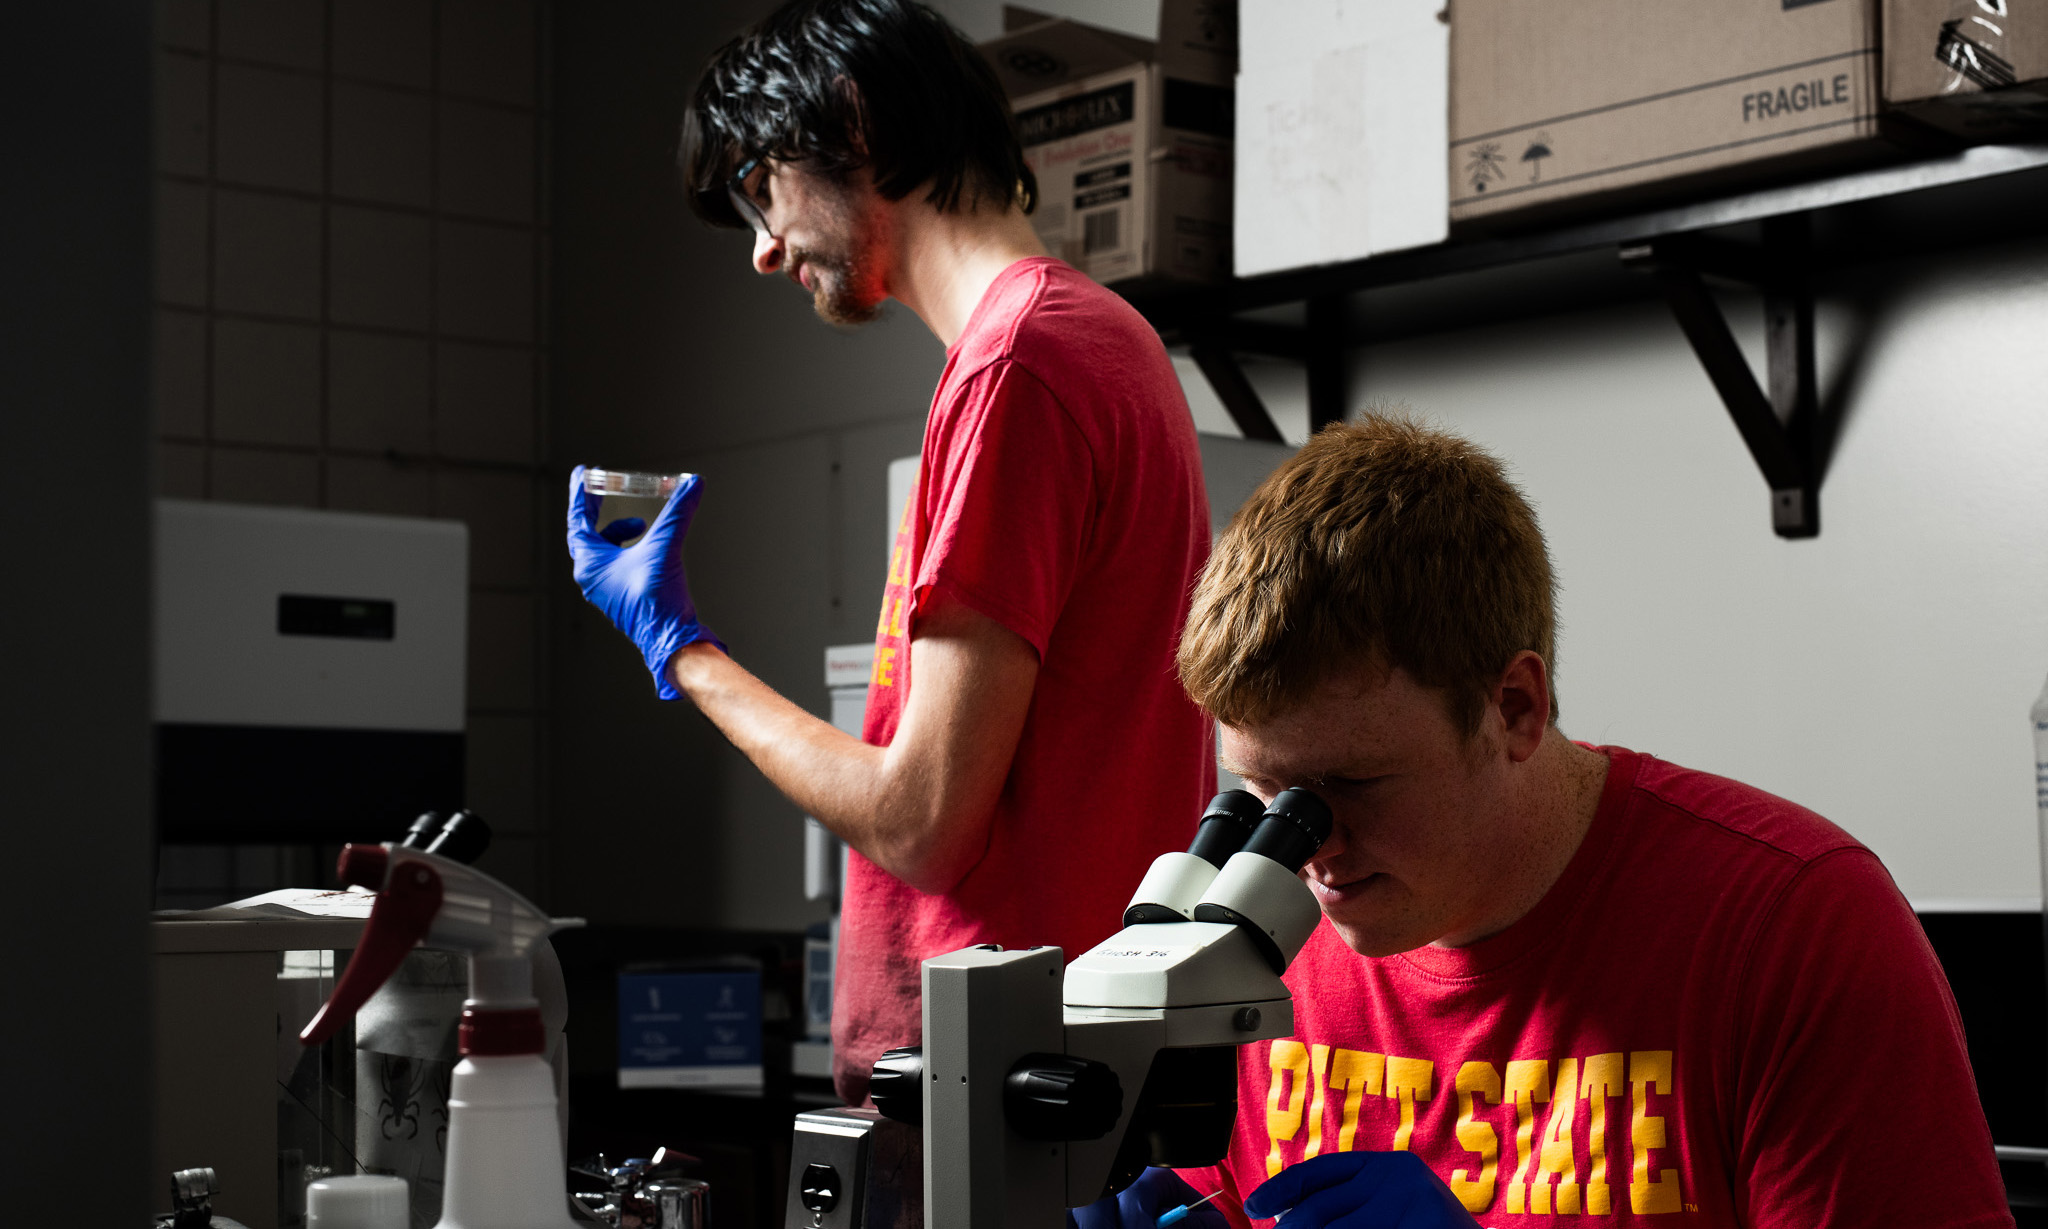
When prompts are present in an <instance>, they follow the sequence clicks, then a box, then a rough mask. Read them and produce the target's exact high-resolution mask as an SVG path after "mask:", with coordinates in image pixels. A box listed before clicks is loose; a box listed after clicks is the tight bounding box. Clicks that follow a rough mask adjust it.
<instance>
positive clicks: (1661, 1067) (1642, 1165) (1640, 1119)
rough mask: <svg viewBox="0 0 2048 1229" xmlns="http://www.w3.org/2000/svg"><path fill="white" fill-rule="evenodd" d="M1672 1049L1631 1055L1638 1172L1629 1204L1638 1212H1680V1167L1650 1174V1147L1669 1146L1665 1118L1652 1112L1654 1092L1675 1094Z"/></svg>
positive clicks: (1633, 1132)
mask: <svg viewBox="0 0 2048 1229" xmlns="http://www.w3.org/2000/svg"><path fill="white" fill-rule="evenodd" d="M1671 1066H1672V1064H1671V1051H1669V1050H1636V1051H1634V1052H1633V1053H1631V1054H1630V1055H1629V1056H1628V1083H1629V1090H1630V1092H1631V1093H1632V1095H1633V1097H1634V1101H1635V1112H1634V1114H1633V1115H1632V1116H1631V1117H1630V1118H1629V1124H1628V1131H1629V1140H1630V1142H1631V1143H1633V1144H1634V1145H1635V1147H1634V1152H1635V1174H1634V1175H1633V1176H1632V1177H1631V1178H1630V1179H1629V1184H1628V1206H1629V1210H1630V1211H1633V1212H1637V1213H1644V1212H1676V1211H1678V1208H1679V1198H1678V1171H1677V1170H1675V1169H1663V1170H1659V1171H1657V1172H1658V1176H1657V1177H1656V1178H1652V1177H1651V1176H1650V1149H1652V1148H1662V1147H1665V1134H1664V1119H1663V1118H1662V1117H1661V1116H1659V1115H1653V1114H1651V1113H1650V1093H1651V1092H1653V1091H1654V1092H1655V1093H1657V1095H1658V1096H1670V1095H1671Z"/></svg>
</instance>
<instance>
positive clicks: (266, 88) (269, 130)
mask: <svg viewBox="0 0 2048 1229" xmlns="http://www.w3.org/2000/svg"><path fill="white" fill-rule="evenodd" d="M325 95H326V88H325V83H323V82H322V81H321V79H320V78H318V77H313V76H308V75H306V74H305V73H296V72H282V71H279V70H277V69H273V68H256V67H253V66H250V65H245V64H222V65H220V66H219V68H218V69H217V70H216V71H215V74H214V97H215V101H216V108H217V111H218V119H217V120H216V122H215V124H214V155H213V159H214V160H213V169H214V174H215V175H216V176H217V177H219V178H220V179H221V180H222V181H223V182H225V183H234V184H250V185H254V186H257V187H264V188H288V189H293V190H296V191H300V192H318V191H320V186H321V185H320V180H321V177H322V174H323V171H322V167H323V164H324V162H325V158H324V156H323V155H324V150H323V148H322V145H321V127H322V125H323V123H324V122H325V118H324V114H323V111H324V108H325V105H326V97H325Z"/></svg>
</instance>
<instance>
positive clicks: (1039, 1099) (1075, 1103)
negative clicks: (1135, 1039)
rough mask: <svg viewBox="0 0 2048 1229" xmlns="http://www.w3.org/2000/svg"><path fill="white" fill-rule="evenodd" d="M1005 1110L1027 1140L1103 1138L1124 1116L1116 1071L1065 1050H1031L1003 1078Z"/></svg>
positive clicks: (1122, 1092) (1122, 1090) (1015, 1127)
mask: <svg viewBox="0 0 2048 1229" xmlns="http://www.w3.org/2000/svg"><path fill="white" fill-rule="evenodd" d="M1003 1114H1004V1116H1005V1117H1007V1118H1008V1119H1009V1120H1010V1127H1011V1129H1012V1130H1014V1131H1016V1132H1017V1134H1019V1135H1022V1136H1023V1137H1024V1138H1026V1139H1039V1140H1064V1139H1101V1138H1102V1137H1103V1136H1105V1135H1107V1134H1109V1133H1110V1132H1111V1131H1113V1130H1115V1129H1116V1124H1117V1122H1118V1121H1119V1120H1120V1119H1122V1118H1123V1114H1124V1088H1123V1084H1122V1082H1120V1081H1119V1080H1118V1079H1117V1078H1116V1072H1114V1071H1112V1070H1110V1069H1109V1068H1108V1067H1106V1066H1104V1065H1103V1064H1101V1063H1098V1062H1091V1061H1089V1060H1088V1059H1085V1058H1074V1057H1072V1056H1071V1055H1066V1054H1026V1055H1025V1056H1024V1057H1023V1058H1020V1059H1018V1060H1017V1065H1016V1066H1014V1067H1012V1068H1010V1074H1009V1075H1007V1076H1004V1077H1003Z"/></svg>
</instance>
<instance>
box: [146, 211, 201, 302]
mask: <svg viewBox="0 0 2048 1229" xmlns="http://www.w3.org/2000/svg"><path fill="white" fill-rule="evenodd" d="M206 247H207V192H206V189H205V188H203V187H197V186H194V185H192V184H186V183H172V182H170V181H163V182H160V183H159V184H158V185H157V192H156V297H157V299H158V301H159V302H164V303H178V304H183V305H185V306H188V307H205V306H206V298H207V295H206Z"/></svg>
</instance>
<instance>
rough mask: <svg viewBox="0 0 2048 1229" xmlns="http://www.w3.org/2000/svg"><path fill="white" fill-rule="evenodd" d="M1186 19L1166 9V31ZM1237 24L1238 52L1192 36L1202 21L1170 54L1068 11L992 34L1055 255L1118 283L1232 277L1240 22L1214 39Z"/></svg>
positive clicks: (986, 50)
mask: <svg viewBox="0 0 2048 1229" xmlns="http://www.w3.org/2000/svg"><path fill="white" fill-rule="evenodd" d="M1168 7H1169V8H1170V7H1173V6H1170V5H1169V6H1168ZM1211 7H1214V6H1211ZM1174 24H1175V23H1172V22H1168V21H1167V20H1166V16H1165V15H1164V14H1162V29H1170V27H1172V26H1173V25H1174ZM1225 33H1227V34H1228V35H1229V36H1230V38H1231V40H1232V41H1231V43H1230V47H1229V54H1228V55H1225V54H1224V53H1223V52H1221V51H1215V50H1214V49H1210V50H1211V51H1212V52H1213V54H1211V55H1210V56H1209V57H1208V58H1206V59H1202V58H1197V57H1196V56H1193V55H1191V54H1190V53H1189V51H1188V49H1187V47H1186V46H1185V45H1184V44H1188V43H1198V42H1199V41H1200V38H1201V36H1200V35H1199V33H1194V34H1191V35H1190V36H1189V37H1187V38H1180V39H1175V40H1173V42H1172V44H1171V45H1172V46H1174V47H1175V48H1177V49H1178V51H1177V53H1176V54H1175V55H1173V56H1167V55H1162V54H1161V52H1160V49H1159V48H1158V47H1157V46H1155V44H1153V43H1151V42H1149V41H1148V40H1145V39H1141V38H1134V37H1131V36H1129V35H1124V34H1118V33H1115V32H1113V31H1109V30H1098V29H1095V28H1093V27H1091V26H1085V25H1081V24H1080V23H1078V22H1071V21H1057V20H1056V21H1046V22H1040V23H1038V24H1035V25H1030V26H1026V27H1025V28H1023V29H1020V30H1016V31H1013V32H1011V33H1008V34H1005V35H1003V36H1002V37H1001V38H998V39H995V40H992V41H990V42H987V43H984V44H982V47H981V50H982V54H983V55H985V56H986V57H987V58H988V60H989V63H990V64H991V66H993V67H994V69H995V71H996V76H997V78H998V79H1000V80H1001V81H1002V83H1003V88H1004V89H1005V90H1006V91H1008V92H1009V95H1010V102H1011V107H1012V109H1013V110H1014V111H1015V113H1016V116H1017V128H1018V132H1019V135H1020V136H1021V137H1022V140H1023V144H1024V160H1025V161H1026V162H1027V163H1028V164H1030V167H1031V171H1032V173H1033V174H1034V175H1036V176H1037V177H1038V208H1037V210H1036V211H1035V212H1034V213H1033V214H1032V219H1031V220H1032V225H1033V227H1034V228H1035V229H1036V230H1037V231H1038V236H1039V238H1040V239H1041V240H1043V241H1044V243H1045V246H1046V249H1047V250H1048V251H1050V252H1051V253H1052V254H1053V255H1055V256H1057V257H1059V258H1060V259H1062V260H1064V261H1066V262H1067V263H1069V264H1071V265H1073V266H1074V267H1076V268H1078V269H1080V270H1081V271H1082V272H1084V273H1086V274H1088V276H1090V277H1092V278H1094V279H1095V280H1096V281H1098V282H1102V283H1105V284H1107V283H1110V282H1118V281H1123V280H1125V279H1128V278H1137V277H1160V278H1168V279H1176V280H1182V281H1214V280H1218V279H1221V278H1224V277H1227V276H1229V274H1230V176H1231V165H1230V156H1231V125H1232V121H1233V116H1232V106H1233V104H1232V98H1231V90H1230V87H1229V85H1228V84H1227V83H1228V81H1229V76H1228V75H1227V74H1228V71H1229V70H1230V69H1233V68H1234V66H1235V44H1234V35H1235V26H1234V23H1233V24H1232V25H1230V26H1229V27H1228V30H1227V32H1226V31H1221V30H1219V33H1218V34H1217V35H1216V38H1215V39H1214V41H1215V42H1216V43H1217V44H1219V45H1220V44H1222V43H1223V41H1224V38H1225ZM1169 62H1173V63H1178V64H1180V65H1183V66H1182V67H1169ZM1197 74H1201V75H1208V76H1212V77H1213V76H1219V75H1220V76H1221V82H1222V83H1218V82H1217V81H1215V80H1200V79H1196V75H1197Z"/></svg>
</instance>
